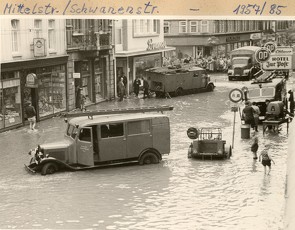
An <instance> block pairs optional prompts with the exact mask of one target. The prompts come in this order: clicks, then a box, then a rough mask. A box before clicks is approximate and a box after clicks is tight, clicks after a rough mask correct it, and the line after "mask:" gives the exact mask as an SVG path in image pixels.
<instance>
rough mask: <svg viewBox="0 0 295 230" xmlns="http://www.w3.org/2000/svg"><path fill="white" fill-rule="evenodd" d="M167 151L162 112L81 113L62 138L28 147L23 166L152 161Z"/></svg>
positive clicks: (45, 168)
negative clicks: (26, 157)
mask: <svg viewBox="0 0 295 230" xmlns="http://www.w3.org/2000/svg"><path fill="white" fill-rule="evenodd" d="M172 108H173V107H172ZM85 115H87V113H86V114H85ZM169 153H170V123H169V118H168V116H166V115H165V114H161V113H127V114H110V115H98V116H88V117H87V116H81V117H76V118H73V119H71V120H70V121H69V122H68V124H67V128H66V132H65V136H64V139H63V140H62V141H60V142H56V143H46V144H41V145H39V146H38V147H37V148H36V149H33V150H31V151H30V153H29V154H30V155H32V156H33V157H32V159H31V162H30V164H29V165H27V166H26V168H27V169H28V170H30V171H31V172H41V174H42V175H46V174H52V173H54V172H56V171H58V170H62V169H69V170H81V169H87V168H94V167H99V166H102V165H112V164H118V163H124V162H138V163H139V164H140V165H143V164H156V163H159V161H161V160H162V156H163V155H164V154H169Z"/></svg>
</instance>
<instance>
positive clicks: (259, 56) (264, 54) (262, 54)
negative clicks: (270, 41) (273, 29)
mask: <svg viewBox="0 0 295 230" xmlns="http://www.w3.org/2000/svg"><path fill="white" fill-rule="evenodd" d="M269 58H270V50H269V49H267V48H265V47H261V48H260V49H259V50H257V51H256V52H255V59H256V61H257V62H260V63H263V62H266V61H267V60H268V59H269Z"/></svg>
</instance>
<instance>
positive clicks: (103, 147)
mask: <svg viewBox="0 0 295 230" xmlns="http://www.w3.org/2000/svg"><path fill="white" fill-rule="evenodd" d="M126 145H127V143H126V136H125V132H124V123H115V124H106V125H101V126H100V141H99V143H98V148H99V159H100V161H112V160H119V159H125V158H126Z"/></svg>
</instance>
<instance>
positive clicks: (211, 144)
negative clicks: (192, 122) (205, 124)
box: [187, 127, 232, 160]
mask: <svg viewBox="0 0 295 230" xmlns="http://www.w3.org/2000/svg"><path fill="white" fill-rule="evenodd" d="M187 136H188V137H189V138H190V139H192V140H193V142H192V143H191V144H190V146H189V149H188V158H199V159H206V158H209V159H211V160H212V159H213V158H214V159H216V158H219V159H229V158H230V157H231V155H232V148H231V146H230V145H229V146H226V145H225V144H226V141H225V140H223V139H222V131H221V128H199V129H197V128H193V127H191V128H189V129H188V130H187Z"/></svg>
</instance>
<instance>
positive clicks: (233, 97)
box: [229, 88, 243, 103]
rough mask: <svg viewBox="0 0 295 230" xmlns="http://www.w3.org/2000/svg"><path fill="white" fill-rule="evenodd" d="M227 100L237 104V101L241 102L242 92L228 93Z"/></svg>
mask: <svg viewBox="0 0 295 230" xmlns="http://www.w3.org/2000/svg"><path fill="white" fill-rule="evenodd" d="M229 99H230V100H231V101H232V102H234V103H237V102H239V101H241V100H242V99H243V92H242V90H240V89H237V88H236V89H232V90H231V91H230V92H229Z"/></svg>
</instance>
